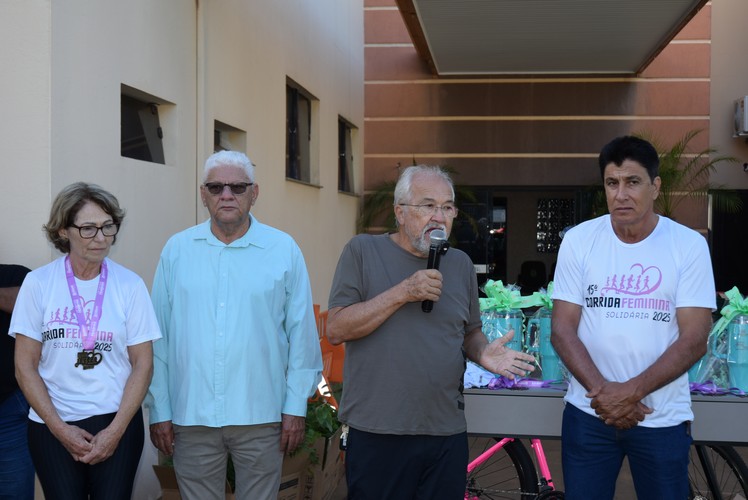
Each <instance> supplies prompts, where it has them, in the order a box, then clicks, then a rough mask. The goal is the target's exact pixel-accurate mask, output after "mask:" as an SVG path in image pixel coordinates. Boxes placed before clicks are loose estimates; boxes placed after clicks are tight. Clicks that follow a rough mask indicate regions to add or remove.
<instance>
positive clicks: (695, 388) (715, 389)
mask: <svg viewBox="0 0 748 500" xmlns="http://www.w3.org/2000/svg"><path fill="white" fill-rule="evenodd" d="M688 385H689V389H690V390H691V392H698V393H699V394H704V395H706V396H724V395H725V394H732V395H734V396H746V393H745V392H744V391H742V390H741V389H739V388H737V387H730V388H729V389H724V388H722V387H720V386H718V385H717V384H715V383H714V382H712V381H711V380H708V381H706V382H704V383H702V384H697V383H696V382H691V383H690V384H688Z"/></svg>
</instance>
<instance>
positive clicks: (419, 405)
mask: <svg viewBox="0 0 748 500" xmlns="http://www.w3.org/2000/svg"><path fill="white" fill-rule="evenodd" d="M425 268H426V259H423V258H418V257H416V256H414V255H412V254H410V253H408V252H406V251H405V250H404V249H402V248H401V247H400V246H398V245H397V244H396V243H395V242H394V241H392V240H391V239H390V238H389V235H377V236H372V235H359V236H356V237H354V238H353V239H352V240H351V241H350V242H349V243H348V245H346V247H345V248H344V249H343V253H342V255H341V257H340V261H339V262H338V267H337V269H336V271H335V278H334V279H333V284H332V290H331V291H330V301H329V307H330V308H333V307H346V306H349V305H351V304H356V303H359V302H364V301H367V300H370V299H372V298H374V297H376V296H377V295H379V294H380V293H382V292H384V291H385V290H388V289H389V288H392V287H393V286H394V285H396V284H398V283H400V282H401V281H403V280H404V279H406V278H408V277H409V276H411V275H412V274H413V273H415V272H416V271H419V270H421V269H425ZM439 270H440V271H441V272H442V275H443V277H444V281H443V288H442V294H441V297H440V299H439V300H438V301H437V302H435V303H434V308H433V311H432V312H430V313H424V312H423V311H421V303H420V302H411V303H408V304H405V305H404V306H402V307H401V308H400V309H399V310H397V311H396V312H395V313H394V314H393V315H392V316H391V317H390V318H389V319H387V320H386V321H385V322H384V323H383V324H382V325H381V326H380V327H379V328H377V330H375V331H374V332H372V333H371V334H370V335H368V336H366V337H364V338H362V339H359V340H355V341H350V342H347V343H346V353H345V367H344V380H345V381H344V383H343V397H342V400H341V409H340V414H339V418H340V420H341V421H342V422H345V423H347V424H348V425H350V426H351V427H353V428H355V429H358V430H362V431H366V432H373V433H379V434H421V435H437V436H448V435H453V434H458V433H460V432H463V431H465V430H466V425H465V415H464V399H463V396H462V377H463V373H464V370H465V359H464V356H463V351H462V342H463V339H464V335H465V333H466V332H469V331H472V330H473V329H475V328H479V327H480V326H481V321H480V309H479V305H478V283H477V278H476V275H475V271H474V269H473V264H472V262H471V261H470V258H469V257H468V256H467V255H466V254H465V253H464V252H462V251H460V250H457V249H454V248H452V249H450V250H449V251H448V252H447V253H446V254H445V255H443V256H442V257H441V265H440V266H439Z"/></svg>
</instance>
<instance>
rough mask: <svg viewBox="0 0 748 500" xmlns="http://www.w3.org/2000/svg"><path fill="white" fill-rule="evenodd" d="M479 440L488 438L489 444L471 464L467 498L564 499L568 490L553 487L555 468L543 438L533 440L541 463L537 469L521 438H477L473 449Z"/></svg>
mask: <svg viewBox="0 0 748 500" xmlns="http://www.w3.org/2000/svg"><path fill="white" fill-rule="evenodd" d="M479 439H482V440H483V441H486V444H485V446H484V447H483V451H482V452H481V453H479V455H478V456H477V457H476V458H475V459H474V460H472V461H471V462H470V463H469V464H468V469H467V483H466V486H465V499H466V500H477V499H483V500H493V499H497V498H513V499H522V500H530V499H538V500H557V499H562V498H564V493H563V492H562V491H557V490H556V489H555V488H554V486H553V479H552V478H551V471H550V468H549V467H548V461H547V460H546V458H545V452H544V451H543V444H542V443H541V441H540V439H531V440H530V443H531V445H532V449H533V451H534V452H535V459H536V461H537V464H538V466H537V469H536V467H535V464H534V463H533V460H532V458H531V457H530V454H529V453H528V452H527V448H525V445H524V444H523V443H522V441H521V440H519V439H515V438H493V440H487V439H485V438H473V439H471V450H474V449H475V447H476V442H478V441H477V440H479ZM494 441H495V442H494ZM538 472H539V473H540V476H538Z"/></svg>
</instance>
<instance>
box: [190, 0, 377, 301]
mask: <svg viewBox="0 0 748 500" xmlns="http://www.w3.org/2000/svg"><path fill="white" fill-rule="evenodd" d="M206 5H208V6H209V8H206V9H204V11H203V12H202V16H201V19H200V26H201V29H202V30H204V33H205V34H204V39H203V41H202V42H201V48H200V50H201V51H204V53H203V57H201V58H200V61H201V62H204V64H205V67H204V71H202V74H203V75H204V78H203V80H202V81H201V90H200V94H199V95H200V97H201V99H203V100H204V103H205V104H204V106H205V108H204V113H203V118H202V120H201V125H202V126H203V127H205V128H206V129H212V124H213V121H214V120H219V121H221V122H223V123H227V124H229V125H231V126H233V127H236V128H239V129H241V130H244V131H246V133H247V139H246V143H247V152H248V154H249V156H250V158H251V159H252V161H253V162H254V163H255V164H256V178H257V182H258V184H259V188H260V196H259V199H258V201H257V204H256V205H255V207H254V208H253V213H254V214H255V215H256V216H257V217H258V218H259V219H260V220H261V221H262V222H265V223H267V224H270V225H272V226H276V227H278V228H280V229H282V230H284V231H287V232H288V233H290V234H291V235H292V236H293V237H294V238H295V239H296V241H297V242H298V243H299V245H300V246H301V249H302V250H303V252H304V256H305V258H306V261H307V266H308V268H309V275H310V279H311V281H312V290H313V294H314V300H315V302H317V303H320V304H322V306H323V307H322V308H323V309H326V305H327V299H328V294H329V289H330V283H331V281H332V275H333V273H334V270H335V265H336V263H337V257H338V256H339V254H340V251H341V250H342V248H343V245H344V244H345V243H346V242H347V241H348V240H349V239H350V237H351V236H352V235H353V234H354V232H355V219H356V214H357V211H358V205H359V200H358V198H357V197H355V196H351V195H347V194H341V193H339V192H338V188H337V182H338V180H337V179H338V177H337V176H338V174H337V171H338V167H337V162H338V159H337V144H338V139H337V123H338V116H342V117H344V118H346V119H347V120H349V121H350V122H351V123H353V124H354V125H356V126H357V127H359V130H361V131H362V130H363V113H364V111H363V8H362V5H361V2H360V1H353V2H352V1H348V0H335V1H332V0H327V1H324V2H246V1H243V0H223V1H221V2H209V3H207V4H206ZM261 19H263V20H264V21H262V22H260V21H259V20H261ZM251 20H254V21H253V22H250V21H251ZM280 24H282V27H281V26H279V25H280ZM225 33H230V35H231V36H222V34H225ZM287 77H288V78H291V79H292V80H294V81H295V82H296V83H298V84H299V85H301V86H303V87H304V88H305V89H306V90H308V91H309V92H310V93H312V94H313V95H314V96H315V97H316V98H317V99H318V100H319V106H318V107H317V111H318V116H317V120H316V123H317V124H318V126H319V146H320V147H319V155H318V161H317V165H318V177H317V178H318V181H316V182H315V184H316V185H306V184H301V183H297V182H293V181H288V180H286V174H285V147H286V143H285V126H286V125H285V102H286V93H285V92H286V78H287ZM201 136H202V137H203V143H202V144H201V147H202V148H203V150H208V149H209V148H211V147H212V136H211V135H209V134H202V135H201ZM361 136H362V134H359V137H358V140H356V139H354V142H355V144H354V165H356V171H355V173H354V182H355V186H356V188H355V190H356V191H358V192H360V190H361V185H362V177H363V162H362V161H360V159H361V158H362V156H363V145H362V137H361ZM203 157H204V154H202V155H201V158H203ZM356 160H358V161H356ZM313 178H314V176H313ZM200 218H201V219H202V216H201V217H200Z"/></svg>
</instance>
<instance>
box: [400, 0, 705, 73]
mask: <svg viewBox="0 0 748 500" xmlns="http://www.w3.org/2000/svg"><path fill="white" fill-rule="evenodd" d="M706 1H707V0H396V2H397V5H398V7H399V9H400V11H401V13H402V15H403V18H404V19H405V22H406V24H407V26H408V31H409V32H410V36H411V38H412V39H413V42H414V44H415V46H416V49H417V50H418V52H419V54H420V55H421V57H423V58H424V59H425V60H426V62H427V63H428V64H429V66H430V67H431V70H432V72H433V73H434V74H436V75H441V76H452V75H454V76H457V75H474V76H475V75H487V76H490V75H600V76H605V75H633V74H637V73H639V72H641V71H642V70H643V69H644V68H645V67H646V66H647V65H648V64H649V63H650V62H651V61H652V59H654V57H655V56H656V55H657V54H658V53H659V52H660V51H661V50H662V49H663V48H664V47H665V46H666V45H667V44H668V43H669V42H670V41H671V40H672V39H673V37H674V36H675V35H676V34H677V33H678V32H679V31H680V30H681V29H682V28H683V26H684V25H685V24H686V23H687V22H688V21H689V20H690V19H691V18H692V17H693V16H694V15H695V14H696V13H697V12H698V11H699V9H700V8H701V7H702V6H703V5H704V4H705V3H706Z"/></svg>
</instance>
